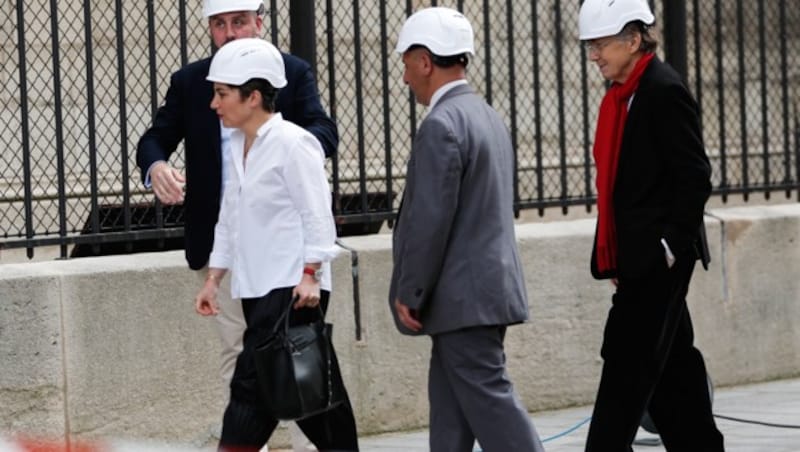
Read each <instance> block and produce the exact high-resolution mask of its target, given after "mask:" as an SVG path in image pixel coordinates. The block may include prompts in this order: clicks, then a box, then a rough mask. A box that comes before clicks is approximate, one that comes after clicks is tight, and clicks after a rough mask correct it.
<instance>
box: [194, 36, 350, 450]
mask: <svg viewBox="0 0 800 452" xmlns="http://www.w3.org/2000/svg"><path fill="white" fill-rule="evenodd" d="M207 80H209V81H211V82H214V98H213V99H212V101H211V108H212V109H214V110H215V111H216V112H217V114H218V115H219V117H220V121H221V122H222V125H223V126H225V127H230V128H235V129H236V130H235V131H234V132H233V134H232V135H231V151H232V157H233V162H232V164H231V165H229V166H228V169H227V171H228V174H227V175H226V180H228V181H229V183H226V185H225V192H224V194H223V198H222V206H221V209H220V213H219V219H218V221H217V225H216V228H215V230H214V248H213V250H212V252H211V256H210V258H209V271H208V276H207V278H206V281H205V283H204V284H203V287H202V289H201V290H200V292H199V293H198V295H197V298H196V300H195V308H196V310H197V312H198V313H199V314H201V315H204V316H207V315H214V314H216V313H217V311H218V307H217V300H216V294H217V290H219V282H220V280H221V279H222V277H223V276H224V275H225V273H226V272H227V271H228V270H230V271H231V296H232V298H234V299H236V298H241V300H242V310H243V311H244V317H245V321H246V322H247V330H246V331H245V333H244V348H243V350H242V352H241V354H240V355H239V357H238V359H237V361H236V369H235V371H234V374H233V379H232V380H231V395H230V401H229V403H228V407H227V409H226V410H225V415H224V417H223V425H222V435H221V438H220V445H219V447H220V450H237V451H246V450H253V451H257V450H259V449H260V448H261V447H262V446H263V445H264V444H266V442H267V440H268V439H269V437H270V436H271V434H272V432H273V431H274V429H275V427H276V425H277V424H278V420H277V419H275V418H273V417H272V416H271V415H270V414H269V412H268V411H267V409H266V406H265V404H266V403H267V402H266V401H265V400H264V399H263V398H262V396H261V393H260V390H259V387H258V381H257V379H256V369H255V362H254V359H253V351H254V349H255V347H256V345H257V344H258V343H260V342H261V341H263V339H264V338H265V337H266V335H267V334H269V332H271V331H272V327H273V326H274V324H275V322H276V321H277V319H278V317H279V316H280V315H281V313H282V312H283V311H284V310H285V309H286V308H287V307H288V305H289V304H290V303H292V300H293V299H295V298H296V301H295V302H294V306H293V308H294V311H293V312H292V313H291V317H290V318H291V323H293V324H302V323H309V322H311V321H313V320H314V319H315V318H316V317H317V316H318V315H319V314H318V312H319V310H318V309H317V306H319V305H320V304H321V305H322V307H323V310H325V309H326V308H327V302H328V298H329V295H330V290H331V276H330V260H331V259H333V257H334V256H335V255H336V252H337V248H336V245H335V243H334V242H335V240H336V229H335V226H334V222H333V215H332V213H331V195H330V189H329V187H328V181H327V177H326V175H325V167H324V159H325V157H324V153H323V150H322V146H321V145H320V144H319V142H318V141H317V139H316V138H314V136H313V135H311V134H310V133H308V132H307V131H305V130H304V129H302V128H300V127H298V126H296V125H294V124H292V123H290V122H289V121H285V120H283V118H282V117H281V114H280V113H277V112H275V111H274V110H275V97H276V95H277V92H278V89H279V88H281V87H283V86H285V85H286V78H285V68H284V64H283V58H282V56H281V54H280V52H279V51H278V49H276V48H275V47H274V46H273V45H272V44H270V43H268V42H266V41H264V40H262V39H257V38H253V39H237V40H235V41H232V42H230V43H228V44H225V45H224V46H223V47H222V48H221V49H220V50H219V51H218V52H217V53H216V54H215V55H214V58H213V60H212V61H211V67H210V69H209V74H208V77H207ZM297 424H298V425H299V426H300V428H301V429H302V430H303V432H304V433H305V434H306V435H307V436H308V438H309V439H310V440H311V441H312V442H313V443H314V444H315V445H316V446H317V448H318V449H319V450H331V449H335V450H348V451H350V450H358V440H357V437H356V426H355V419H354V417H353V412H352V408H351V406H350V403H349V402H347V403H343V404H340V405H338V406H337V407H336V408H333V409H331V410H329V411H326V412H324V413H322V414H319V415H317V416H312V417H309V418H306V419H302V420H299V421H298V422H297Z"/></svg>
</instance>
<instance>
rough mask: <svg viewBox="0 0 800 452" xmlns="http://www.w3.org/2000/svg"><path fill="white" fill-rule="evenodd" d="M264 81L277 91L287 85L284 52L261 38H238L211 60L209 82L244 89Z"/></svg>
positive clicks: (226, 45)
mask: <svg viewBox="0 0 800 452" xmlns="http://www.w3.org/2000/svg"><path fill="white" fill-rule="evenodd" d="M253 78H261V79H264V80H266V81H268V82H269V83H270V85H272V86H273V87H275V88H283V87H284V86H286V68H285V67H284V65H283V56H281V52H280V51H279V50H278V49H277V48H276V47H275V46H274V45H272V44H270V43H269V42H267V41H265V40H263V39H261V38H241V39H235V40H233V41H231V42H229V43H227V44H225V45H224V46H222V47H221V48H220V49H219V50H218V51H217V53H215V54H214V58H213V59H212V60H211V68H209V70H208V77H206V80H208V81H210V82H217V83H225V84H227V85H233V86H240V85H243V84H244V83H245V82H247V81H248V80H250V79H253Z"/></svg>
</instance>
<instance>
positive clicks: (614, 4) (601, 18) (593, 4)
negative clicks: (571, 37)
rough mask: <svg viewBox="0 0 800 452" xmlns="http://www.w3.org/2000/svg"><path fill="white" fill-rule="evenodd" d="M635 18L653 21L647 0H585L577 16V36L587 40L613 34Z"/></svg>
mask: <svg viewBox="0 0 800 452" xmlns="http://www.w3.org/2000/svg"><path fill="white" fill-rule="evenodd" d="M637 20H640V21H642V22H644V23H645V24H646V25H652V24H653V22H654V21H655V17H653V12H652V11H650V6H649V5H648V4H647V0H586V1H584V2H583V4H582V5H581V12H580V15H579V16H578V37H579V39H580V40H581V41H587V40H589V39H597V38H604V37H606V36H614V35H616V34H617V33H619V32H620V31H622V29H623V28H624V27H625V25H627V24H628V23H630V22H633V21H637Z"/></svg>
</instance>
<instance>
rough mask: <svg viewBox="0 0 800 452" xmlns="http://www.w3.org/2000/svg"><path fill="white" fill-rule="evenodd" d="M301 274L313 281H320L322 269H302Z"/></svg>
mask: <svg viewBox="0 0 800 452" xmlns="http://www.w3.org/2000/svg"><path fill="white" fill-rule="evenodd" d="M303 273H305V274H306V275H311V276H313V277H314V281H317V282H319V281H321V280H322V268H312V267H303Z"/></svg>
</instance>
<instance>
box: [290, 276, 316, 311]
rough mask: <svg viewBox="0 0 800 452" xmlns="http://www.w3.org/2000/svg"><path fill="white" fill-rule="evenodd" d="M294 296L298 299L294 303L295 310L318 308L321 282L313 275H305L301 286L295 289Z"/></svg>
mask: <svg viewBox="0 0 800 452" xmlns="http://www.w3.org/2000/svg"><path fill="white" fill-rule="evenodd" d="M292 295H293V296H294V297H295V298H297V301H296V302H295V303H294V308H295V309H300V308H316V307H317V306H319V281H317V280H316V279H314V277H313V276H312V275H307V274H305V273H303V278H302V279H301V280H300V284H298V285H296V286H295V287H294V290H293V291H292Z"/></svg>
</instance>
